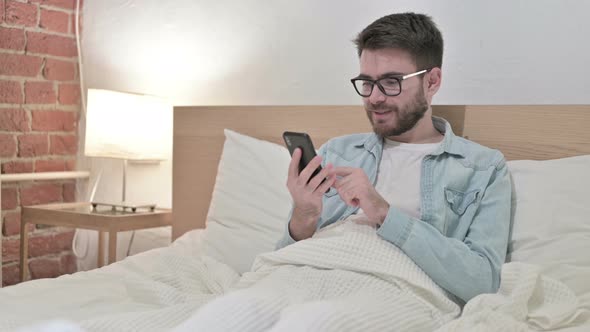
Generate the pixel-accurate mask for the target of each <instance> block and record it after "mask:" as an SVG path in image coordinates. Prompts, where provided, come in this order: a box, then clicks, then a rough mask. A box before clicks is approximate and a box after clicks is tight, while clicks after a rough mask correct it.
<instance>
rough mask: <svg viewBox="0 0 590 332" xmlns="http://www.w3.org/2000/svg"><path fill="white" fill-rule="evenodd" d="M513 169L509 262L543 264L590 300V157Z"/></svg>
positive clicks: (519, 163)
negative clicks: (513, 198)
mask: <svg viewBox="0 0 590 332" xmlns="http://www.w3.org/2000/svg"><path fill="white" fill-rule="evenodd" d="M508 168H509V169H510V172H511V174H512V180H513V184H514V195H515V200H514V201H513V203H515V209H514V224H513V229H512V237H511V241H510V245H509V248H508V259H509V260H511V261H520V262H527V263H533V264H538V265H541V266H542V267H543V268H544V271H545V273H547V274H548V275H549V276H551V277H554V278H556V279H559V280H561V281H563V282H564V283H566V284H567V285H568V286H569V287H570V288H572V289H573V290H574V292H575V293H576V294H585V295H586V296H588V297H589V299H590V282H589V281H590V155H586V156H578V157H572V158H564V159H555V160H546V161H530V160H520V161H509V162H508Z"/></svg>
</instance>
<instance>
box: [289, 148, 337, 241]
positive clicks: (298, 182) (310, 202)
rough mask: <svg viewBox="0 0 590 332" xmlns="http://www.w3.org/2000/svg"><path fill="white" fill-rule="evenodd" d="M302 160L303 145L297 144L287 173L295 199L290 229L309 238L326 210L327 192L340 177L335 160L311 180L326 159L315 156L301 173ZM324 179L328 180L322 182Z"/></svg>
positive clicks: (290, 231)
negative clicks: (337, 175)
mask: <svg viewBox="0 0 590 332" xmlns="http://www.w3.org/2000/svg"><path fill="white" fill-rule="evenodd" d="M300 160H301V149H299V148H297V149H295V151H293V156H292V158H291V163H290V164H289V173H288V177H287V188H288V189H289V193H291V197H292V198H293V203H294V207H293V214H292V216H291V222H290V223H289V233H290V234H291V237H292V238H293V239H294V240H296V241H299V240H303V239H307V238H309V237H311V236H312V235H313V234H314V233H315V231H316V228H317V222H318V220H319V218H320V215H321V214H322V198H323V196H324V193H325V192H326V191H327V190H328V189H329V188H330V187H331V186H332V185H333V184H334V182H335V181H336V175H335V174H334V168H333V167H332V165H331V164H328V165H326V167H324V168H323V169H322V171H321V172H319V173H318V174H317V175H316V176H314V177H313V178H312V179H311V180H310V177H311V175H312V174H313V172H314V171H315V170H316V169H317V168H318V166H320V165H321V163H322V158H321V157H320V156H316V157H314V158H313V159H312V160H311V161H310V162H309V164H307V166H306V167H305V168H304V169H303V170H302V171H301V173H299V161H300ZM324 179H325V180H326V181H325V182H323V183H322V181H323V180H324Z"/></svg>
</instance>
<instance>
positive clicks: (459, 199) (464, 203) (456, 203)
mask: <svg viewBox="0 0 590 332" xmlns="http://www.w3.org/2000/svg"><path fill="white" fill-rule="evenodd" d="M479 192H480V190H479V189H474V190H470V191H467V192H463V191H458V190H454V189H451V188H447V187H445V198H446V200H447V203H449V207H450V208H451V210H453V212H455V213H456V214H458V215H460V216H462V215H463V214H464V213H465V211H466V210H467V208H468V207H469V206H470V205H472V204H474V203H475V202H476V201H477V198H478V197H479Z"/></svg>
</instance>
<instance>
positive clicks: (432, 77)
mask: <svg viewBox="0 0 590 332" xmlns="http://www.w3.org/2000/svg"><path fill="white" fill-rule="evenodd" d="M441 81H442V70H441V69H440V68H438V67H434V68H432V69H431V70H430V72H428V75H426V82H425V83H426V84H425V85H426V86H425V88H426V91H428V92H427V93H428V95H430V96H431V97H432V96H434V94H435V93H436V92H437V91H438V89H439V88H440V83H441Z"/></svg>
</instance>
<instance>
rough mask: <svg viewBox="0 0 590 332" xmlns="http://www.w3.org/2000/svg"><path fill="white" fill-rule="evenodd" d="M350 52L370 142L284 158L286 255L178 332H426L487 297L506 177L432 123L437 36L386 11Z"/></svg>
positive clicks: (426, 23) (478, 150)
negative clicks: (305, 159) (354, 55)
mask: <svg viewBox="0 0 590 332" xmlns="http://www.w3.org/2000/svg"><path fill="white" fill-rule="evenodd" d="M356 43H357V46H358V52H359V55H360V75H359V76H358V77H357V78H354V79H353V80H352V82H353V84H354V87H355V89H356V91H357V93H358V94H360V95H361V96H362V97H363V101H364V103H365V109H366V112H367V117H368V118H369V121H370V122H371V124H372V125H373V129H374V133H371V134H357V135H350V136H345V137H339V138H335V139H332V140H330V141H329V142H328V143H326V144H325V145H324V146H322V148H321V149H320V151H321V153H320V156H318V157H316V158H315V159H313V160H312V162H311V163H310V164H309V165H308V166H307V167H306V168H305V169H304V170H303V171H301V173H299V172H298V165H299V160H300V158H301V151H300V150H296V151H295V153H294V154H293V158H292V160H291V164H290V166H289V175H288V182H287V187H288V188H289V191H290V193H291V196H292V198H293V202H294V207H293V211H292V215H291V218H290V221H289V224H288V228H287V230H286V232H285V235H284V237H283V239H282V240H281V241H280V242H279V243H278V247H279V248H283V249H282V250H277V251H274V252H270V253H265V254H263V255H261V256H259V257H258V258H257V260H256V262H255V263H254V266H253V268H252V271H250V272H248V273H246V274H244V275H243V276H242V278H240V280H239V281H238V282H237V283H236V284H235V285H234V286H233V290H232V292H230V293H229V294H227V295H224V296H220V297H217V298H216V299H214V300H213V301H211V302H209V303H208V304H206V305H205V306H203V307H202V308H200V309H199V310H198V311H197V312H196V314H195V315H194V316H193V317H192V318H191V319H189V320H187V321H186V322H185V323H183V325H182V326H180V328H179V329H178V331H193V330H203V331H324V332H325V331H433V330H435V329H437V328H438V327H440V326H442V325H444V324H445V323H446V322H448V321H450V320H452V319H454V318H456V317H457V316H458V315H459V313H460V308H459V305H458V304H457V303H455V302H453V301H451V300H450V299H449V298H454V300H456V301H457V302H461V301H467V300H469V299H470V298H472V297H474V296H475V295H477V294H480V293H485V292H495V291H496V289H497V288H498V285H499V282H500V280H499V279H500V266H501V264H502V263H503V262H504V258H505V253H506V248H507V242H508V231H509V224H510V200H511V197H510V195H511V185H510V178H509V175H508V171H507V169H506V164H505V161H504V157H503V156H502V154H501V153H499V152H498V151H494V150H490V149H487V148H485V147H482V146H480V145H477V144H475V143H472V142H469V141H467V140H465V139H462V138H460V137H456V136H455V135H453V132H452V130H451V128H450V126H449V125H448V123H446V122H445V121H444V120H443V119H439V118H433V117H432V116H431V114H432V110H431V108H430V104H431V102H432V97H433V96H434V94H435V93H436V92H437V91H438V88H439V87H440V82H441V76H442V74H441V65H442V49H443V42H442V37H441V34H440V32H439V31H438V29H437V28H436V26H435V25H434V23H433V22H432V21H431V19H430V18H429V17H427V16H425V15H418V14H413V13H407V14H394V15H389V16H386V17H383V18H381V19H379V20H377V21H376V22H374V23H373V24H371V25H369V26H368V27H367V28H366V29H365V30H363V31H362V32H361V33H360V34H359V36H358V38H357V40H356ZM322 163H323V165H324V168H323V170H322V171H321V172H320V173H319V174H318V175H316V176H315V177H313V178H311V179H310V177H311V174H312V173H313V171H314V170H315V169H316V168H317V167H318V166H319V165H320V164H322ZM324 180H325V181H324ZM322 181H324V182H323V183H322ZM328 189H329V191H327V190H328ZM326 191H327V192H326ZM358 224H361V225H358ZM328 225H331V227H326V226H328ZM367 225H368V226H371V227H374V228H371V227H367ZM332 226H334V227H332ZM320 228H323V229H321V230H320ZM374 229H376V230H374ZM316 232H317V236H315V237H313V238H312V236H313V235H314V234H316ZM310 238H311V239H310ZM305 239H309V240H307V241H302V240H305ZM298 241H300V242H298ZM295 242H298V243H296V244H294V243H295ZM449 294H451V295H449ZM457 298H458V299H459V300H458V299H457Z"/></svg>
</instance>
